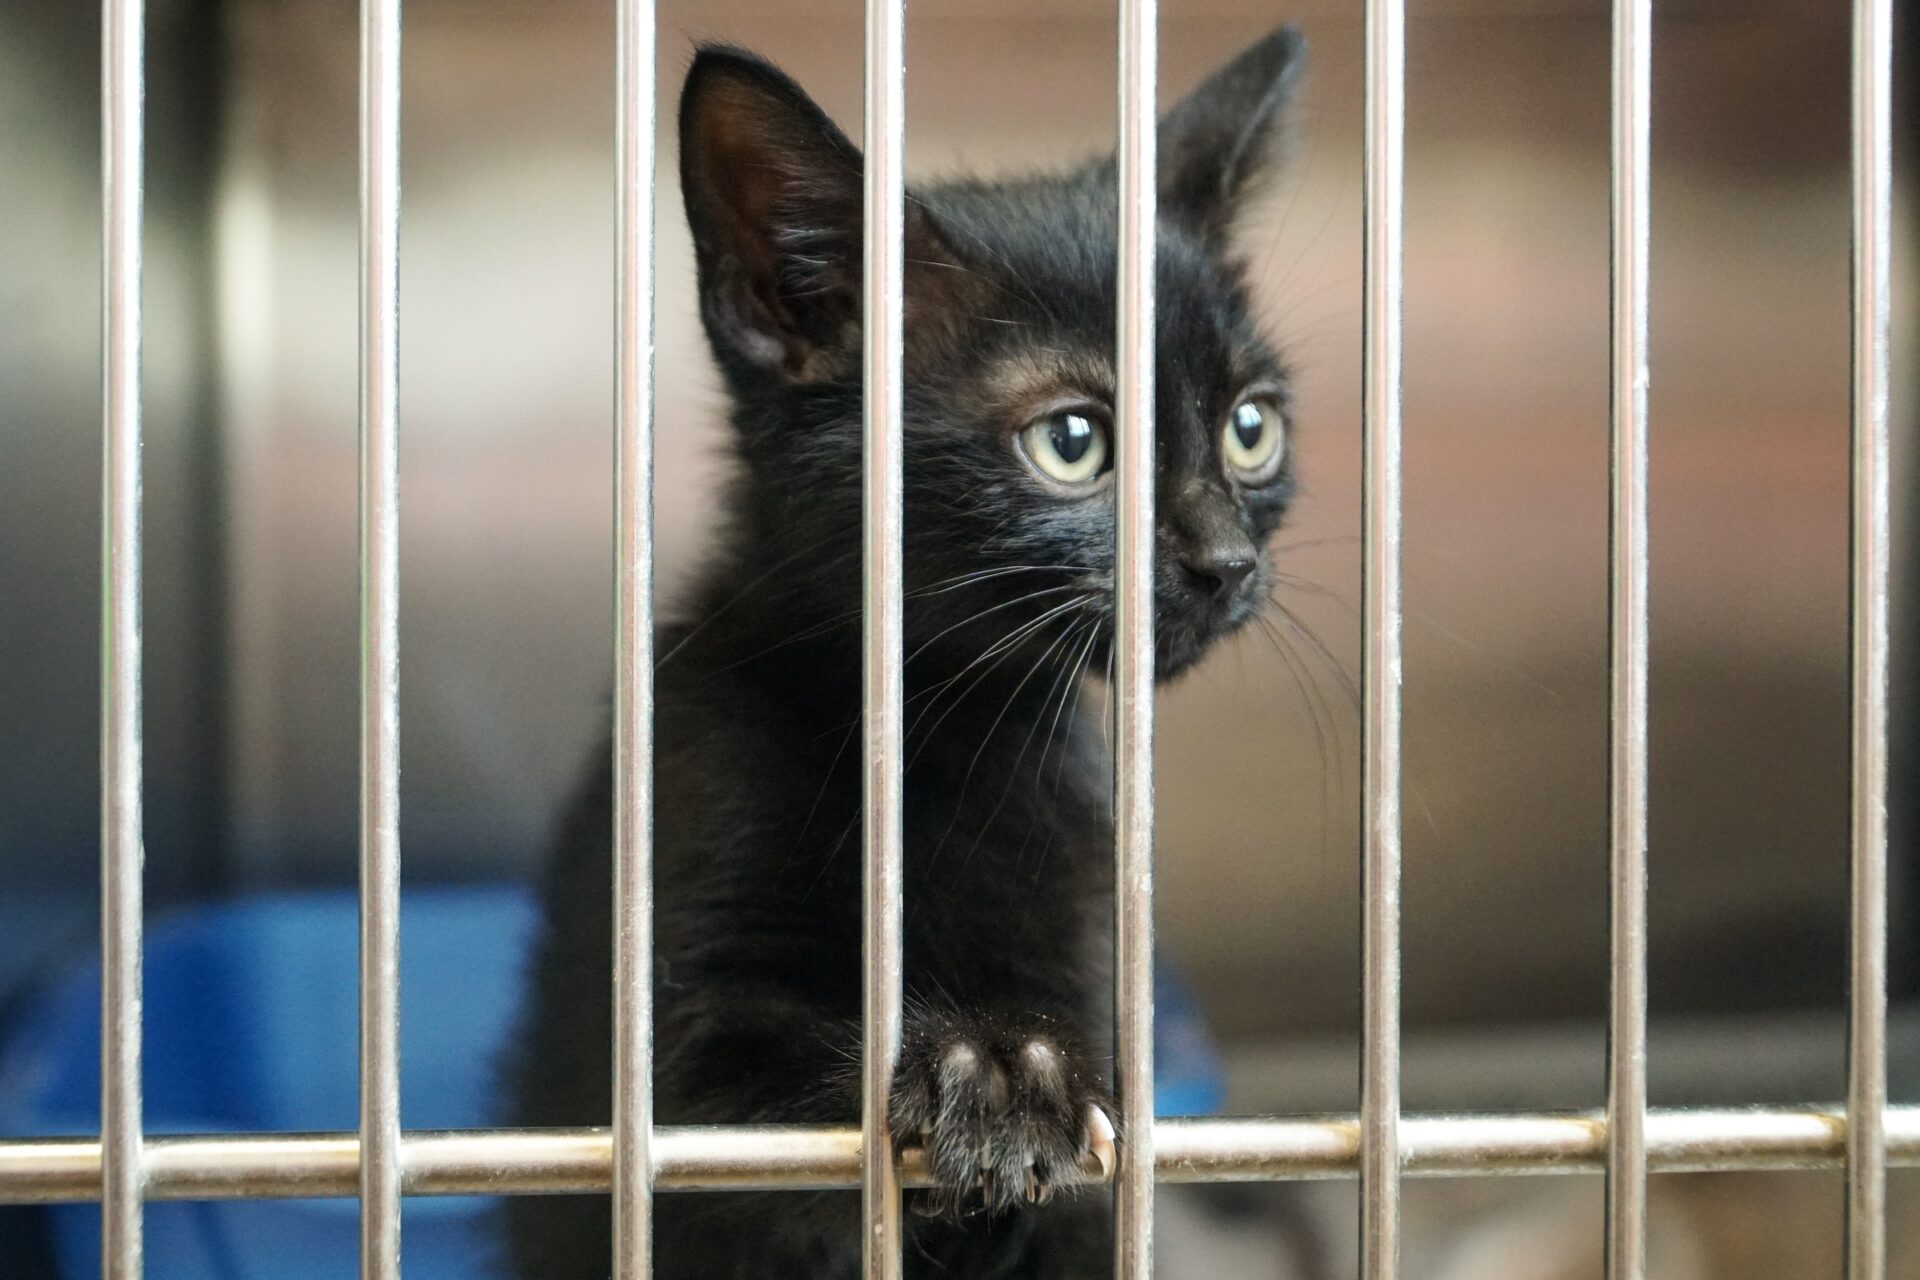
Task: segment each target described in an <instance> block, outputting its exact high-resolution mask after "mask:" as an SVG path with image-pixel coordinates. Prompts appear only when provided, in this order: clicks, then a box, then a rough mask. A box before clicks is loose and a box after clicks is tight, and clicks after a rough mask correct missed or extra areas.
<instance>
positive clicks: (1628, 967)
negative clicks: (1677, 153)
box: [1605, 0, 1653, 1280]
mask: <svg viewBox="0 0 1920 1280" xmlns="http://www.w3.org/2000/svg"><path fill="white" fill-rule="evenodd" d="M1652 39H1653V5H1652V2H1651V0H1614V5H1613V69H1612V71H1613V88H1612V99H1613V103H1612V114H1613V148H1612V150H1613V154H1612V182H1611V184H1610V185H1611V189H1612V250H1611V253H1612V291H1611V313H1612V314H1611V317H1610V319H1611V326H1612V332H1611V336H1610V344H1609V345H1610V351H1609V359H1610V388H1609V400H1610V402H1611V404H1610V408H1611V414H1610V416H1611V420H1612V421H1611V436H1612V440H1611V450H1610V457H1611V472H1612V474H1611V481H1610V487H1611V491H1612V492H1611V506H1610V511H1609V517H1610V518H1609V525H1608V548H1607V550H1608V561H1609V574H1608V599H1607V608H1608V665H1609V667H1610V678H1611V681H1612V690H1611V703H1612V705H1611V716H1610V719H1611V726H1610V738H1611V743H1610V750H1609V759H1608V786H1609V791H1610V806H1611V808H1610V813H1609V817H1608V827H1609V837H1610V839H1609V844H1610V852H1609V859H1608V860H1609V875H1608V881H1609V886H1610V891H1609V898H1610V903H1609V908H1610V921H1611V933H1612V938H1611V942H1610V949H1611V972H1612V991H1611V993H1610V999H1609V1003H1608V1009H1607V1190H1606V1226H1605V1230H1606V1274H1607V1280H1644V1277H1645V1276H1646V1272H1647V1141H1646V1116H1647V667H1648V661H1647V660H1648V638H1647V637H1648V628H1647V552H1648V541H1647V279H1648V276H1647V253H1648V247H1649V244H1648V240H1649V225H1650V224H1649V210H1650V201H1649V193H1648V188H1649V185H1650V181H1651V179H1650V170H1649V164H1648V151H1649V140H1650V136H1651V128H1650V126H1651V120H1652V111H1651V105H1650V104H1651V97H1650V92H1649V91H1650V86H1651V83H1652V65H1653V60H1652Z"/></svg>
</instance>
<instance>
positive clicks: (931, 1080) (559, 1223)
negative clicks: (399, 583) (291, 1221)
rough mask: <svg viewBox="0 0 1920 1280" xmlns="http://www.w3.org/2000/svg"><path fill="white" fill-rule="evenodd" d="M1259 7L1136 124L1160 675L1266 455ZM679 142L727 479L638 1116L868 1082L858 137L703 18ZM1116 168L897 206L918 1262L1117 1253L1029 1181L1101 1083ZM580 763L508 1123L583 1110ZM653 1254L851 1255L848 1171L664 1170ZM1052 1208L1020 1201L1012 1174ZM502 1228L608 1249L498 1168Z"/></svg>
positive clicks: (677, 734)
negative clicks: (901, 221) (1146, 196)
mask: <svg viewBox="0 0 1920 1280" xmlns="http://www.w3.org/2000/svg"><path fill="white" fill-rule="evenodd" d="M1299 55H1300V40H1299V37H1298V36H1297V35H1296V34H1295V33H1293V32H1292V31H1291V30H1284V31H1280V32H1276V33H1275V34H1273V35H1271V36H1269V37H1267V38H1266V39H1265V40H1263V41H1261V42H1260V43H1259V44H1257V45H1255V46H1253V47H1252V48H1251V49H1249V50H1247V51H1246V52H1245V53H1243V54H1242V55H1240V57H1239V58H1238V59H1236V60H1235V61H1234V62H1233V63H1231V64H1230V65H1228V66H1227V67H1225V68H1224V69H1222V70H1221V71H1219V72H1217V73H1216V74H1215V75H1214V76H1213V77H1212V78H1211V79H1209V80H1208V81H1207V82H1206V83H1205V84H1203V85H1201V86H1200V87H1199V88H1198V89H1197V90H1195V91H1194V93H1193V94H1192V95H1191V96H1189V97H1188V98H1187V99H1186V100H1185V101H1183V102H1182V103H1181V104H1180V105H1179V106H1178V107H1176V108H1175V109H1174V110H1173V111H1172V113H1171V114H1169V115H1168V116H1167V117H1166V119H1165V120H1164V121H1163V122H1162V124H1161V127H1160V139H1159V148H1160V164H1161V176H1160V210H1161V225H1160V227H1159V236H1158V260H1159V267H1158V289H1159V327H1158V338H1159V340H1158V348H1157V356H1156V366H1155V368H1156V378H1157V382H1158V399H1157V406H1158V408H1157V428H1156V429H1157V433H1158V457H1157V465H1158V474H1159V481H1158V488H1157V503H1158V534H1157V544H1156V545H1157V549H1156V557H1155V564H1154V576H1155V583H1156V624H1155V625H1156V628H1157V636H1158V650H1157V652H1158V673H1159V675H1160V676H1161V677H1162V678H1166V677H1170V676H1173V675H1175V674H1177V673H1179V672H1181V671H1183V670H1185V669H1186V668H1187V667H1189V666H1191V665H1192V664H1193V663H1194V662H1196V661H1197V660H1198V659H1199V658H1200V657H1201V655H1202V654H1204V653H1205V652H1206V651H1207V649H1208V647H1209V646H1210V645H1212V644H1213V643H1214V642H1215V641H1217V640H1218V639H1220V638H1221V637H1222V636H1224V635H1226V634H1228V633H1229V632H1231V631H1232V630H1234V629H1235V628H1237V627H1238V626H1240V625H1241V624H1242V623H1243V622H1244V621H1246V620H1247V619H1248V618H1249V617H1250V616H1251V615H1252V614H1253V612H1254V609H1255V605H1256V603H1257V602H1259V601H1260V600H1261V599H1262V597H1263V595H1264V591H1265V588H1266V585H1267V578H1268V576H1269V569H1268V563H1267V555H1266V551H1265V543H1266V541H1267V538H1268V536H1269V535H1270V534H1271V533H1272V532H1273V530H1274V529H1275V528H1276V527H1277V526H1278V524H1279V522H1280V518H1281V514H1282V512H1283V510H1284V509H1285V507H1286V503H1287V499H1288V496H1289V494H1290V492H1291V488H1292V463H1291V454H1290V449H1289V447H1288V440H1287V431H1288V423H1287V408H1286V406H1287V386H1286V378H1285V373H1284V371H1283V369H1282V368H1281V366H1280V364H1279V362H1278V360H1277V359H1276V357H1275V355H1274V353H1273V351H1272V350H1271V349H1270V348H1269V347H1268V346H1267V344H1266V343H1264V342H1263V341H1262V340H1261V339H1260V337H1259V335H1258V334H1257V333H1256V332H1255V330H1254V325H1253V322H1252V319H1251V317H1250V315H1249V305H1248V299H1247V296H1246V291H1245V284H1244V281H1243V279H1242V271H1241V267H1240V264H1239V262H1238V260H1237V259H1235V258H1234V257H1233V256H1232V255H1231V253H1230V251H1229V247H1228V239H1227V233H1228V229H1229V226H1230V223H1231V222H1232V219H1233V216H1234V214H1235V212H1236V210H1237V208H1238V207H1239V206H1240V204H1241V203H1242V202H1243V201H1244V199H1245V198H1246V196H1247V194H1248V193H1249V191H1250V190H1251V189H1253V188H1254V187H1255V186H1256V185H1257V184H1258V182H1259V180H1260V179H1261V178H1263V177H1264V176H1265V175H1266V172H1267V170H1269V169H1270V168H1271V167H1272V161H1273V157H1274V155H1275V152H1276V150H1277V146H1278V140H1279V133H1280V123H1281V115H1282V109H1283V107H1284V105H1285V103H1286V100H1287V98H1288V95H1289V91H1290V88H1291V85H1292V83H1293V81H1294V79H1295V72H1296V69H1297V65H1298V62H1299ZM680 168H681V183H682V188H683V192H684V195H685V199H686V207H687V218H688V221H689V222H690V223H691V225H692V228H693V236H694V245H695V248H696V250H697V254H698V259H699V272H700V303H701V315H702V318H703V319H704V320H705V322H706V329H707V335H708V338H709V339H710V341H711V343H712V346H713V352H714V356H715V358H716V359H717V361H718V362H719V365H720V368H721V370H722V372H723V373H724V375H725V378H726V382H727V387H728V390H729V391H730V393H731V395H732V400H733V414H732V419H733V425H734V430H735V433H736V447H737V452H738V458H739V463H740V473H739V478H738V480H737V481H736V483H735V485H734V487H733V488H732V490H731V492H730V494H729V496H728V502H727V515H728V517H729V519H728V522H727V527H726V530H725V534H724V536H723V538H722V540H721V546H720V550H719V551H718V552H717V553H716V555H715V556H714V558H713V560H712V562H711V563H710V564H709V565H708V566H707V569H706V571H705V573H704V575H703V576H702V577H701V578H700V580H699V583H698V585H697V587H696V588H695V589H694V591H693V593H692V598H691V600H690V601H689V605H690V607H689V609H688V611H687V617H688V621H686V622H685V623H683V624H680V625H678V626H675V627H671V628H668V629H667V630H666V631H665V632H663V634H662V635H661V637H660V648H659V653H660V655H661V656H660V659H659V669H658V684H657V700H656V720H655V723H656V726H657V729H656V732H657V734H658V743H657V774H656V777H657V782H658V786H657V795H658V797H659V804H658V813H657V816H656V839H657V858H658V873H657V888H656V916H655V921H656V933H657V948H658V958H657V962H656V969H655V974H656V987H655V999H656V1009H657V1016H658V1028H657V1036H658V1050H657V1053H658V1074H657V1083H658V1095H657V1103H656V1107H657V1112H656V1115H657V1119H658V1120H659V1122H661V1123H663V1124H698V1123H749V1122H752V1123H818V1124H843V1125H844V1124H851V1123H855V1122H857V1119H858V1115H859V1087H858V1071H857V1062H858V1055H859V1045H860V1035H859V1025H858V1019H859V1016H860V1003H861V986H860V947H861V937H862V933H861V893H860V888H861V860H860V856H859V840H858V823H859V814H860V794H861V770H860V767H859V757H860V751H859V747H858V745H857V744H856V742H855V730H856V726H857V723H858V720H859V716H860V689H861V680H860V673H861V649H860V604H861V596H860V547H861V535H860V525H859V511H860V492H861V474H860V457H861V426H860V401H861V389H860V373H861V360H860V327H861V326H860V248H861V158H860V154H859V152H858V151H857V150H856V149H855V148H854V147H853V145H852V144H851V143H850V142H848V140H847V139H846V137H845V136H844V135H842V133H841V132H840V131H839V129H837V128H835V126H834V125H833V123H832V121H830V120H829V119H828V118H827V117H826V115H825V114H823V113H822V112H821V111H820V109H819V108H818V107H817V106H815V105H814V103H813V102H812V100H811V99H809V98H808V97H807V96H806V94H805V93H803V92H802V91H801V90H800V88H799V87H798V86H797V85H795V84H794V83H793V82H792V81H790V80H789V79H787V78H786V77H785V76H784V75H782V74H781V73H780V72H778V71H777V70H775V69H774V68H773V67H771V66H769V65H768V64H767V63H765V62H763V61H761V60H759V59H758V58H755V57H753V56H751V55H749V54H746V53H742V52H740V51H738V50H734V49H726V48H717V47H714V48H706V49H703V50H702V51H701V52H700V54H699V56H698V57H697V58H696V59H695V61H694V64H693V68H692V70H691V72H690V73H689V74H688V77H687V84H686V89H685V92H684V94H683V95H682V98H681V103H680ZM1115 205H1116V201H1115V191H1114V170H1113V164H1112V162H1111V160H1108V161H1103V162H1100V163H1096V164H1092V165H1089V166H1087V167H1085V168H1083V169H1080V170H1077V171H1074V172H1071V173H1068V174H1065V175H1063V176H1049V177H1042V178H1031V179H1024V180H1019V181H1012V182H999V183H992V184H987V183H977V182H960V183H952V184H945V185H939V186H929V187H924V188H919V189H917V190H915V191H914V192H913V193H912V196H911V198H910V200H909V208H908V215H907V222H906V228H907V242H908V243H907V255H906V256H907V262H908V266H907V284H906V308H907V310H906V334H907V355H906V396H907V406H906V454H905V459H906V461H905V465H906V486H907V494H906V538H907V549H906V566H907V574H908V583H907V591H908V598H907V652H908V655H909V657H908V661H907V666H906V695H907V699H908V711H907V717H908V722H909V729H908V732H907V755H908V766H907V774H906V806H907V807H906V817H905V828H906V851H907V882H906V900H907V904H908V905H907V919H906V966H907V971H906V987H907V994H908V1009H907V1027H906V1041H905V1049H904V1057H903V1060H902V1062H901V1064H900V1068H899V1073H898V1085H897V1089H896V1092H895V1096H894V1099H893V1111H894V1116H893V1119H894V1123H895V1126H896V1129H897V1131H898V1132H899V1133H900V1134H901V1135H902V1136H903V1139H904V1140H907V1141H914V1142H919V1143H923V1144H924V1145H925V1147H926V1149H927V1151H928V1153H929V1156H930V1158H931V1162H932V1165H933V1168H934V1169H935V1171H936V1173H937V1174H938V1176H939V1178H940V1180H941V1186H940V1188H939V1189H937V1190H935V1191H931V1192H915V1193H912V1195H911V1197H910V1199H911V1203H912V1207H913V1208H915V1209H918V1210H920V1211H921V1212H920V1216H918V1217H915V1218H914V1219H912V1221H913V1223H914V1225H913V1227H912V1238H911V1240H910V1242H909V1246H908V1250H907V1256H908V1271H909V1274H912V1275H932V1274H939V1275H948V1276H964V1277H988V1276H1013V1275H1018V1276H1022V1277H1034V1278H1036V1280H1065V1278H1067V1277H1081V1276H1085V1277H1095V1276H1106V1275H1108V1274H1110V1268H1111V1254H1110V1250H1109V1247H1108V1245H1107V1228H1106V1225H1105V1218H1106V1209H1105V1207H1104V1203H1103V1200H1102V1198H1100V1197H1095V1196H1086V1197H1079V1198H1073V1197H1063V1198H1062V1199H1061V1200H1060V1201H1059V1202H1056V1203H1052V1204H1050V1205H1049V1204H1047V1202H1048V1201H1050V1200H1052V1198H1053V1192H1054V1190H1055V1188H1057V1187H1061V1186H1066V1185H1069V1184H1071V1183H1072V1182H1073V1181H1074V1180H1075V1177H1076V1166H1077V1165H1078V1163H1079V1162H1080V1160H1081V1159H1082V1158H1083V1157H1084V1156H1085V1155H1086V1154H1087V1153H1088V1151H1089V1149H1090V1147H1092V1146H1094V1145H1095V1144H1096V1142H1097V1141H1098V1137H1099V1132H1098V1131H1099V1130H1100V1129H1101V1128H1103V1126H1104V1123H1105V1117H1104V1114H1102V1113H1101V1112H1100V1111H1099V1110H1098V1109H1099V1108H1101V1107H1103V1106H1104V1105H1105V1098H1106V1094H1105V1089H1106V1079H1107V1074H1108V1073H1107V1067H1106V1058H1107V1050H1108V1048H1109V1046H1110V1044H1111V1029H1110V1005H1111V992H1110V987H1109V970H1108V952H1109V946H1110V942H1109V937H1110V928H1109V926H1110V914H1111V906H1110V898H1109V894H1110V888H1111V848H1112V846H1111V827H1110V822H1109V811H1108V810H1109V785H1108V784H1109V772H1110V770H1109V765H1108V763H1107V760H1106V757H1105V754H1104V752H1103V749H1102V747H1101V734H1100V730H1099V726H1098V722H1097V721H1096V720H1095V719H1094V718H1093V717H1091V716H1086V715H1083V713H1082V711H1081V708H1080V693H1081V682H1082V678H1083V676H1084V675H1085V674H1086V673H1088V672H1089V671H1096V670H1101V669H1104V668H1105V667H1106V665H1107V662H1108V632H1109V619H1110V612H1111V592H1112V566H1113V557H1114V528H1113V503H1112V494H1111V490H1112V486H1111V483H1110V478H1109V474H1108V472H1109V465H1110V461H1111V458H1112V453H1113V446H1112V441H1111V439H1110V416H1111V411H1110V408H1109V406H1110V405H1111V404H1112V402H1113V383H1114V372H1113V348H1114V308H1115V300H1114V242H1115V218H1116V213H1115ZM610 790H611V779H610V770H609V767H608V763H607V761H606V760H605V759H604V758H602V759H601V760H600V761H599V762H598V763H597V764H596V765H595V767H594V769H593V772H592V774H591V776H590V778H589V780H588V783H587V785H586V787H585V788H584V790H583V793H582V794H581V795H580V796H579V797H578V801H577V803H576V804H575V805H574V807H573V809H572V810H571V816H570V818H569V820H568V822H567V824H566V829H565V832H564V836H563V840H562V842H561V846H560V848H559V850H558V853H557V856H556V857H555V859H554V862H553V864H552V869H551V873H550V878H549V880H548V882H547V886H546V929H545V934H544V937H543V940H542V943H541V947H540V951H539V954H538V959H537V963H536V970H535V973H534V981H533V991H532V997H531V1003H530V1005H529V1008H528V1012H527V1022H526V1026H525V1030H524V1034H523V1035H522V1036H521V1038H520V1043H521V1044H523V1045H525V1046H526V1051H525V1054H524V1056H523V1058H522V1059H521V1060H520V1061H519V1062H518V1063H517V1064H516V1070H515V1073H514V1080H513V1095H514V1103H515V1115H514V1119H515V1121H516V1123H519V1124H523V1125H584V1124H605V1123H607V1121H608V1118H609V1115H610V1112H611V1103H610V1098H611V1083H610V1069H609V1059H610V1056H611V1044H612V1035H611V1030H610V1009H611V1004H612V997H611V991H610V981H609V974H610V972H611V969H612V963H611V925H610V918H609V909H608V908H609V902H608V898H609V885H610V882H611V866H610V864H611V857H610V843H611V837H610V828H609V811H610V808H611V805H610ZM657 1205H658V1208H657V1213H656V1221H655V1231H656V1249H655V1254H656V1259H657V1262H656V1268H657V1274H658V1275H659V1276H660V1277H662V1280H733V1278H740V1280H746V1278H751V1280H769V1278H773V1277H779V1278H781V1280H787V1278H790V1277H800V1278H820V1280H827V1278H838V1277H852V1276H854V1275H855V1274H856V1272H857V1270H858V1265H859V1257H860V1232H859V1229H858V1225H857V1215H858V1197H857V1196H855V1195H852V1194H850V1193H837V1194H818V1195H795V1194H780V1195H763V1196H747V1195H734V1194H727V1195H717V1194H699V1195H684V1196H682V1195H665V1196H662V1197H660V1199H659V1200H658V1202H657ZM1042 1206H1045V1207H1042ZM509 1215H510V1237H511V1249H512V1255H513V1260H514V1267H515V1269H516V1270H517V1272H518V1273H519V1274H520V1275H522V1276H525V1277H539V1278H540V1280H558V1278H572V1277H589V1276H605V1275H606V1273H607V1268H608V1252H609V1247H608V1240H609V1220H608V1217H609V1215H608V1208H607V1202H606V1200H605V1199H604V1198H586V1199H580V1198H575V1199H557V1200H556V1199H521V1200H516V1201H514V1202H513V1203H512V1205H511V1207H510V1210H509Z"/></svg>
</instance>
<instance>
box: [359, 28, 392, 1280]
mask: <svg viewBox="0 0 1920 1280" xmlns="http://www.w3.org/2000/svg"><path fill="white" fill-rule="evenodd" d="M399 237H400V0H362V2H361V6H360V1274H361V1276H362V1277H363V1278H364V1280H397V1277H398V1276H399V1274H400V625H399V617H400V555H399V534H400V492H399V485H400V447H399V446H400V381H399V378H400V244H399Z"/></svg>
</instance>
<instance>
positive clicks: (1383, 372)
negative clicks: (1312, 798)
mask: <svg viewBox="0 0 1920 1280" xmlns="http://www.w3.org/2000/svg"><path fill="white" fill-rule="evenodd" d="M1366 44H1367V72H1366V89H1367V104H1366V226H1365V237H1366V243H1365V254H1364V263H1363V270H1364V272H1365V284H1364V287H1363V303H1362V306H1363V310H1362V319H1361V328H1362V335H1361V341H1362V363H1363V372H1362V383H1361V416H1362V420H1363V435H1364V443H1363V449H1364V464H1363V465H1364V471H1365V491H1366V492H1365V508H1364V516H1363V524H1364V528H1363V529H1362V557H1363V564H1362V572H1363V585H1362V593H1363V601H1362V609H1363V618H1362V622H1363V628H1362V630H1363V635H1362V646H1363V653H1362V656H1361V699H1362V715H1361V749H1362V757H1363V760H1362V779H1361V796H1362V803H1363V805H1364V809H1363V819H1362V820H1363V822H1364V824H1365V827H1364V830H1363V832H1362V837H1361V889H1362V892H1363V894H1364V895H1365V901H1364V903H1363V905H1362V922H1361V943H1362V947H1363V949H1364V952H1365V955H1364V962H1363V972H1362V996H1361V999H1362V1012H1361V1020H1362V1023H1363V1027H1362V1032H1363V1036H1364V1047H1363V1061H1362V1064H1361V1072H1360V1144H1361V1145H1360V1273H1361V1275H1362V1277H1363V1278H1364V1280H1392V1278H1393V1277H1394V1276H1395V1275H1397V1274H1398V1273H1399V1269H1400V1163H1401V1161H1400V680H1401V654H1400V627H1401V615H1400V338H1401V302H1402V283H1401V258H1402V234H1403V225H1402V210H1403V206H1404V171H1405V153H1406V3H1405V0H1368V3H1367V36H1366Z"/></svg>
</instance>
